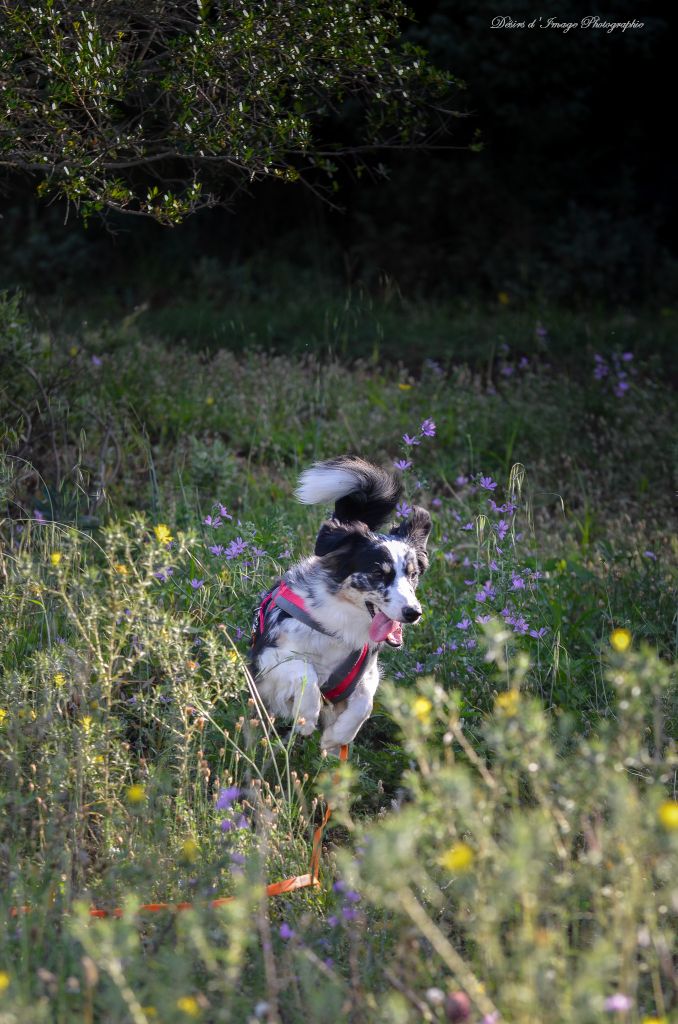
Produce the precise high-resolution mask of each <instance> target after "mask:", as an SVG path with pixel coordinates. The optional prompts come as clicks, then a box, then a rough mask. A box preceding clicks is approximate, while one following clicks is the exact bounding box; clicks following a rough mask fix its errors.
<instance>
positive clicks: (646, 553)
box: [643, 551, 657, 562]
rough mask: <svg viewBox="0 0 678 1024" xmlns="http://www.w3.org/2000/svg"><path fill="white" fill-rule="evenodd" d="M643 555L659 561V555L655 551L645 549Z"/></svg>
mask: <svg viewBox="0 0 678 1024" xmlns="http://www.w3.org/2000/svg"><path fill="white" fill-rule="evenodd" d="M643 557H644V558H650V559H651V560H652V561H653V562H656V561H657V556H656V555H655V553H654V551H643Z"/></svg>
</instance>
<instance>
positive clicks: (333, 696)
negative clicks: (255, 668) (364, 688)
mask: <svg viewBox="0 0 678 1024" xmlns="http://www.w3.org/2000/svg"><path fill="white" fill-rule="evenodd" d="M274 607H277V608H280V610H281V611H282V612H285V614H286V615H289V616H291V617H292V618H293V619H297V621H298V622H303V623H304V625H306V626H308V627H309V628H310V629H313V630H315V631H316V632H318V633H323V634H324V635H325V636H333V635H334V634H332V633H330V632H329V630H327V629H325V628H324V626H321V625H320V623H319V622H317V620H316V619H314V618H313V616H312V615H311V614H310V612H309V610H308V608H307V607H306V603H305V601H304V599H303V597H300V596H299V594H295V593H294V591H293V590H292V589H291V588H290V587H288V585H287V584H286V583H285V582H284V580H281V581H280V582H279V583H277V584H276V585H275V586H274V587H273V588H272V589H271V590H269V592H268V594H266V595H265V597H264V598H263V600H262V602H261V604H260V605H259V610H258V613H257V616H256V619H255V628H254V631H253V634H252V645H253V646H254V645H256V643H257V641H258V640H260V639H261V638H262V637H263V634H264V630H265V628H266V616H267V614H268V613H269V612H270V611H271V609H272V608H274ZM368 654H369V644H365V646H364V647H362V648H361V650H359V651H352V652H351V653H350V654H349V655H348V657H347V658H345V659H344V661H342V663H341V664H340V665H339V666H338V667H337V668H336V669H335V670H334V672H332V674H331V675H330V676H329V678H328V679H327V680H326V681H325V682H324V683H322V685H321V686H320V692H321V694H322V696H323V698H324V700H326V701H328V702H329V703H330V704H337V703H338V702H339V701H340V700H347V698H348V697H350V696H351V694H352V693H353V691H354V690H355V688H356V686H357V685H358V683H359V682H360V680H361V678H362V676H363V675H364V673H365V672H366V671H367V668H368V666H369V664H370V663H371V662H372V660H373V658H370V659H368Z"/></svg>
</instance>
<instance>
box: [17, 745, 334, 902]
mask: <svg viewBox="0 0 678 1024" xmlns="http://www.w3.org/2000/svg"><path fill="white" fill-rule="evenodd" d="M339 760H340V761H347V760H348V746H346V745H343V746H342V747H341V748H340V750H339ZM331 814H332V808H331V807H330V805H329V804H326V805H325V812H324V814H323V816H322V820H321V822H320V824H319V825H318V827H317V828H316V830H315V832H314V833H313V845H312V848H311V861H310V864H309V869H308V871H307V872H306V874H304V875H293V876H292V877H291V878H285V879H283V880H282V881H281V882H271V884H270V885H267V886H266V895H267V896H284V895H286V893H288V892H296V891H297V890H298V889H308V888H314V889H317V888H318V887H319V886H320V878H319V870H320V854H321V852H322V841H323V834H324V832H325V829H326V827H327V823H328V821H329V820H330V816H331ZM234 899H235V897H234V896H224V897H222V898H221V899H217V900H209V902H208V903H206V904H205V905H206V906H208V907H210V909H213V908H215V907H223V906H224V905H225V904H226V903H231V901H232V900H234ZM194 906H195V904H194V903H144V904H143V905H142V906H141V907H139V910H138V913H143V914H157V913H159V912H160V911H163V910H168V911H178V910H192V909H193V907H194ZM30 909H31V908H30V906H24V907H12V908H11V910H10V917H18V916H19V915H20V914H27V913H29V911H30ZM122 914H123V911H122V908H121V907H115V908H114V909H113V910H104V909H102V908H100V907H90V911H89V916H90V917H99V918H104V917H122Z"/></svg>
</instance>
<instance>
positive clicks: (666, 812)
mask: <svg viewBox="0 0 678 1024" xmlns="http://www.w3.org/2000/svg"><path fill="white" fill-rule="evenodd" d="M657 813H658V814H659V820H660V821H661V823H662V825H663V826H664V828H668V829H670V830H671V831H673V830H674V829H677V828H678V800H665V801H664V803H663V804H660V805H659V811H658V812H657Z"/></svg>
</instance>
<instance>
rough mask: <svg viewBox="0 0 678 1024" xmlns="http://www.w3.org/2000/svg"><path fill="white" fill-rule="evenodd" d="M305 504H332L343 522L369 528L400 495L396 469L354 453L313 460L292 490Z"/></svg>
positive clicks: (378, 523)
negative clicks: (318, 460)
mask: <svg viewBox="0 0 678 1024" xmlns="http://www.w3.org/2000/svg"><path fill="white" fill-rule="evenodd" d="M295 494H296V496H297V498H298V499H299V501H301V502H303V503H304V505H318V504H332V502H334V516H335V518H336V519H338V520H339V521H340V522H342V523H354V522H360V523H366V524H367V526H369V528H370V530H376V529H377V527H378V526H381V524H382V523H383V522H384V521H385V520H386V519H388V517H389V516H390V515H391V514H392V512H393V510H394V509H395V507H396V504H397V502H398V501H399V500H400V497H401V495H402V484H401V482H400V480H399V479H398V477H397V476H396V474H395V473H389V472H388V471H387V470H385V469H379V467H378V466H373V465H372V464H371V463H370V462H365V460H364V459H359V458H358V457H357V456H355V455H342V456H340V457H339V458H337V459H328V460H327V462H316V464H315V466H312V467H311V469H307V470H305V471H304V472H303V473H302V474H301V476H300V477H299V484H298V486H297V489H296V491H295Z"/></svg>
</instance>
